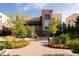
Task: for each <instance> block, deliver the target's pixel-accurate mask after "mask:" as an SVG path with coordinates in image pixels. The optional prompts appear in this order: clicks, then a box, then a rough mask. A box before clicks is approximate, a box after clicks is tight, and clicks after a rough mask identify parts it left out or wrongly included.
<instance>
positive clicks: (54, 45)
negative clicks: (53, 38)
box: [48, 43, 70, 49]
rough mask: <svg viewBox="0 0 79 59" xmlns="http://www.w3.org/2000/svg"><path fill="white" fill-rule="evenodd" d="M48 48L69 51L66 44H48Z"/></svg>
mask: <svg viewBox="0 0 79 59" xmlns="http://www.w3.org/2000/svg"><path fill="white" fill-rule="evenodd" d="M48 46H49V47H52V48H61V49H69V48H70V46H69V45H68V44H55V43H48Z"/></svg>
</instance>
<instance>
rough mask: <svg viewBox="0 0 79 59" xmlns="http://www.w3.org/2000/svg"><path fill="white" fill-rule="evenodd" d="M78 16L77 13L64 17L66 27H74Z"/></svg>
mask: <svg viewBox="0 0 79 59" xmlns="http://www.w3.org/2000/svg"><path fill="white" fill-rule="evenodd" d="M78 16H79V14H76V13H75V14H72V15H70V16H69V17H67V18H66V27H67V28H68V27H75V26H76V21H77V17H78Z"/></svg>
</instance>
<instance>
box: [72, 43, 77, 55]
mask: <svg viewBox="0 0 79 59" xmlns="http://www.w3.org/2000/svg"><path fill="white" fill-rule="evenodd" d="M71 51H72V52H73V53H78V54H79V43H75V44H72V45H71Z"/></svg>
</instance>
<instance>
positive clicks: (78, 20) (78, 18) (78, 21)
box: [75, 16, 79, 33]
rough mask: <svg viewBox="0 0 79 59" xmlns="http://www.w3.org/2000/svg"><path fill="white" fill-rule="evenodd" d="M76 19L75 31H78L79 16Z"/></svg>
mask: <svg viewBox="0 0 79 59" xmlns="http://www.w3.org/2000/svg"><path fill="white" fill-rule="evenodd" d="M76 20H77V21H76V26H75V29H76V30H75V31H76V32H77V33H79V16H78V17H77V19H76Z"/></svg>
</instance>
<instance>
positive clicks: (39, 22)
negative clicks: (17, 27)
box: [16, 10, 61, 35]
mask: <svg viewBox="0 0 79 59" xmlns="http://www.w3.org/2000/svg"><path fill="white" fill-rule="evenodd" d="M19 18H20V19H21V16H17V17H16V19H17V20H18V19H19ZM23 19H24V20H25V21H26V22H27V24H28V25H30V26H32V25H34V26H35V28H36V32H37V34H38V35H45V34H46V33H47V32H48V28H49V26H50V24H51V22H52V21H55V20H61V15H60V14H56V13H55V14H53V10H42V14H41V16H39V17H32V16H23Z"/></svg>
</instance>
